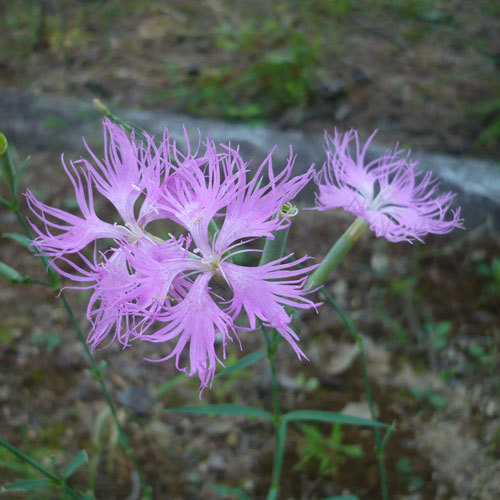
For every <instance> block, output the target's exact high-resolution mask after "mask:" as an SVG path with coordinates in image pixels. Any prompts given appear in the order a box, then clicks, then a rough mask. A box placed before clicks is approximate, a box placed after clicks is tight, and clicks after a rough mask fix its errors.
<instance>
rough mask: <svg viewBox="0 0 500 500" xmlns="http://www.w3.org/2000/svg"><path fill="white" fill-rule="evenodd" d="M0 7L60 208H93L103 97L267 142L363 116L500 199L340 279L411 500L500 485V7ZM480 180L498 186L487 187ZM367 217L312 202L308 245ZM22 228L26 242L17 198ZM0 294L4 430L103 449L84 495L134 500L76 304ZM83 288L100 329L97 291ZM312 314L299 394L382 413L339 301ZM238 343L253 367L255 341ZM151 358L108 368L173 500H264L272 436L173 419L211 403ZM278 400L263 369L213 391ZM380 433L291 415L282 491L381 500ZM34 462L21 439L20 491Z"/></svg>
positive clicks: (303, 216) (308, 139) (28, 121)
mask: <svg viewBox="0 0 500 500" xmlns="http://www.w3.org/2000/svg"><path fill="white" fill-rule="evenodd" d="M0 12H1V13H2V14H1V19H0V130H1V131H2V132H4V133H5V134H6V136H7V138H8V139H9V141H10V143H11V145H12V146H14V147H15V149H16V151H15V153H16V154H15V157H16V159H17V160H18V165H19V164H20V163H21V162H22V160H23V159H24V158H25V157H26V156H27V155H31V160H30V163H29V166H28V168H27V169H26V174H25V177H24V179H23V181H22V184H21V190H22V191H24V190H25V189H26V188H27V187H30V188H32V189H33V190H34V191H35V193H36V194H37V196H39V197H40V198H42V199H43V200H44V201H45V202H46V203H48V204H51V205H54V206H58V207H62V208H65V209H67V210H72V209H75V207H76V205H75V200H74V195H73V193H72V191H71V189H70V184H69V182H68V181H67V179H66V178H65V176H64V175H63V170H62V168H61V166H60V159H59V158H60V154H61V153H62V152H65V155H66V158H68V159H71V158H73V159H76V158H78V157H79V156H80V155H81V154H82V153H83V147H82V144H81V136H82V135H85V136H87V137H88V138H89V142H90V143H91V146H92V147H93V149H94V150H99V147H100V142H99V141H102V139H101V138H100V134H101V131H100V117H99V115H98V114H97V113H96V112H95V111H93V110H92V106H91V102H92V99H94V98H99V99H101V100H102V101H103V102H105V103H106V104H107V105H108V106H109V107H110V108H111V109H113V110H114V111H116V112H117V113H118V114H122V113H123V116H133V117H134V118H136V117H137V121H138V122H140V124H141V125H142V126H143V127H144V128H146V129H148V125H151V127H152V128H153V129H154V131H156V132H158V131H159V130H161V127H163V126H164V125H168V126H169V127H170V128H171V129H172V130H175V132H176V133H179V132H180V131H181V128H182V123H184V122H189V123H192V124H194V125H193V126H195V127H196V126H199V127H201V128H202V130H205V129H207V130H214V133H215V135H216V136H217V134H219V136H217V137H222V136H223V135H224V134H227V133H228V131H231V130H233V132H234V131H244V135H245V137H246V138H247V139H248V141H247V142H248V144H249V146H248V147H249V151H248V153H249V154H250V155H251V153H252V147H255V148H256V149H258V147H259V144H260V145H261V146H262V144H263V143H265V144H266V147H267V144H268V143H269V144H274V143H279V144H288V143H289V142H293V143H294V144H295V143H297V144H303V146H302V148H303V149H304V151H305V150H306V149H307V144H313V143H314V144H316V143H318V144H321V142H320V141H321V136H322V134H323V131H324V130H325V129H327V130H328V131H330V132H333V130H334V129H335V128H338V129H340V130H346V129H349V128H351V127H355V128H357V129H358V130H360V133H361V135H362V136H363V137H365V138H366V137H367V136H368V135H369V134H370V133H371V132H372V131H373V130H374V129H375V128H377V129H378V130H379V133H378V135H377V141H378V143H379V146H380V147H384V146H392V145H394V143H395V142H399V143H400V144H401V145H402V146H403V147H405V148H412V149H414V150H417V151H418V155H420V156H421V157H422V160H423V161H422V163H423V164H426V161H424V159H425V158H430V157H431V156H429V155H433V154H434V155H435V154H438V155H440V156H439V157H440V158H441V159H442V162H445V163H444V164H445V165H448V167H449V168H448V170H450V169H451V173H450V172H448V173H449V175H448V177H447V179H448V178H452V177H453V174H454V173H456V172H459V171H460V172H461V173H460V175H458V174H457V180H456V183H455V184H453V185H448V184H446V183H445V188H450V187H451V188H452V189H454V190H457V191H459V192H460V193H461V195H460V197H459V199H458V203H460V204H465V205H467V204H469V205H470V204H472V205H473V206H476V207H477V208H478V210H479V209H480V208H484V207H487V208H486V209H485V210H484V211H483V212H481V215H480V217H474V216H473V214H472V212H470V213H468V212H467V211H465V212H464V214H463V216H464V218H465V224H466V226H467V227H468V231H466V232H461V231H455V232H454V233H452V234H451V235H449V236H446V237H435V238H433V237H431V238H427V239H426V244H425V245H421V244H415V245H413V246H410V245H407V244H398V245H395V244H389V243H387V242H385V240H380V239H376V238H375V237H374V235H369V236H367V237H366V238H364V239H363V240H362V241H361V243H360V244H359V245H358V246H357V248H355V249H354V251H353V253H352V256H351V257H350V258H349V259H348V260H347V261H346V263H344V264H343V265H342V266H341V267H340V268H339V270H338V271H337V272H336V275H335V278H332V279H331V280H330V281H329V282H328V284H327V288H328V290H329V291H330V292H331V293H332V294H333V295H334V297H335V298H336V299H337V301H338V302H339V303H340V304H341V305H342V306H343V307H344V308H345V310H346V312H347V313H348V314H349V315H350V316H351V318H352V320H353V321H354V322H355V324H356V325H357V326H358V328H359V329H360V331H361V332H362V334H363V335H364V336H365V342H366V347H367V356H368V362H369V371H370V374H371V376H372V380H373V384H374V398H375V401H376V403H377V411H378V415H379V419H380V420H382V421H384V422H387V423H391V422H396V426H397V430H396V431H395V432H394V434H393V435H392V436H391V438H390V441H389V443H388V445H387V467H388V478H389V491H390V493H391V498H395V499H406V500H427V499H443V500H444V499H480V500H488V499H491V500H494V499H497V498H499V497H500V421H499V417H500V403H499V401H500V398H499V395H500V394H499V392H500V379H499V370H498V368H499V359H500V354H499V349H500V315H499V307H498V304H499V300H500V239H499V236H498V203H499V200H500V180H499V175H500V166H499V165H498V161H499V157H500V2H499V1H498V0H476V1H474V2H472V1H469V0H448V1H439V0H276V1H272V2H266V1H262V0H246V1H244V0H236V1H232V2H228V1H223V0H178V1H173V0H168V1H163V2H161V1H158V0H156V1H153V0H145V1H142V2H137V1H129V0H120V1H118V0H80V1H70V0H45V1H34V0H31V1H28V0H16V1H15V2H14V1H7V0H3V1H0ZM197 119H201V121H196V120H197ZM193 120H194V121H193ZM153 124H154V126H153ZM160 124H161V125H160ZM238 127H240V128H238ZM242 134H243V132H242ZM221 140H223V139H221ZM253 141H257V142H258V141H260V143H259V144H257V143H256V142H253ZM317 141H319V142H317ZM252 145H253V146H252ZM268 150H269V149H268ZM286 153H287V149H286V146H285V154H286ZM304 154H307V153H304ZM311 154H312V153H311ZM314 154H315V157H314V158H309V157H308V159H307V161H308V162H309V163H310V161H317V162H318V163H319V164H321V162H322V161H323V153H322V151H321V146H318V147H317V148H316V150H315V153H314ZM418 155H417V156H418ZM250 157H251V156H250ZM301 162H302V165H303V166H304V165H305V163H307V162H306V161H305V160H303V157H302V159H301V157H300V154H299V160H298V163H301ZM442 162H441V163H442ZM428 163H429V162H428ZM430 163H432V162H430ZM450 165H451V166H450ZM305 166H307V165H305ZM443 168H444V167H443ZM478 172H481V182H482V183H483V184H485V185H487V187H488V188H489V189H486V188H485V190H483V191H481V190H480V189H479V188H478V186H477V185H476V182H479V181H478V180H470V179H474V175H473V174H474V173H476V174H477V173H478ZM466 174H467V175H466ZM469 174H470V175H469ZM468 179H469V180H468ZM476 179H477V177H476ZM470 192H472V194H470ZM6 193H7V190H6V188H5V187H4V186H2V187H0V194H2V195H6ZM311 203H312V197H310V198H309V199H305V200H303V201H302V204H303V205H308V206H310V205H311ZM467 206H468V205H467ZM101 209H102V210H103V211H104V212H105V211H106V209H107V208H106V207H105V206H102V207H101ZM351 220H352V218H351V217H350V216H349V215H347V214H342V213H339V214H337V213H335V214H316V213H313V212H307V211H301V213H300V215H299V216H298V217H297V219H296V222H294V225H293V227H292V230H291V236H290V245H289V246H290V250H293V251H294V252H295V253H296V254H297V255H304V254H306V253H307V254H309V255H312V256H314V257H316V258H322V257H323V256H324V255H325V254H326V252H327V251H328V249H329V247H330V246H331V243H332V242H333V241H334V239H336V238H337V237H338V236H340V234H342V232H343V231H344V230H345V228H346V227H347V226H348V225H349V224H350V222H351ZM469 220H470V221H472V220H473V221H474V222H473V223H472V222H471V223H470V224H468V221H469ZM0 228H1V231H2V233H5V232H20V230H19V228H18V227H17V226H16V221H15V217H14V216H13V215H12V214H11V213H8V212H7V211H6V210H3V209H2V212H1V214H0ZM0 241H1V246H0V259H1V260H2V261H4V262H7V263H8V264H10V265H12V266H13V267H15V268H16V269H18V270H19V271H20V272H22V273H23V274H27V275H30V276H33V277H38V278H39V279H42V278H43V269H40V265H39V262H37V261H36V260H35V259H34V258H33V257H32V255H30V253H29V252H28V251H27V250H25V249H21V248H20V247H19V246H16V244H15V242H13V241H11V240H9V239H6V238H2V239H1V240H0ZM0 300H1V302H0V436H1V437H3V438H4V439H7V440H8V441H10V442H12V443H13V444H15V445H16V446H18V447H20V448H22V449H23V450H25V451H27V452H29V453H30V454H31V455H33V456H35V457H36V458H37V459H38V460H40V461H41V462H43V463H46V464H48V465H49V466H50V464H51V463H52V462H51V460H52V459H51V457H54V458H53V461H55V462H57V463H59V464H64V463H66V462H67V461H68V460H69V459H70V458H71V457H72V456H74V454H75V453H76V452H77V451H78V449H81V448H85V449H86V450H87V451H88V453H89V456H90V457H91V463H90V465H89V466H88V467H85V468H83V469H81V470H80V471H78V473H77V474H75V476H74V478H73V481H74V484H75V485H77V486H78V487H80V488H82V489H87V490H88V491H93V492H94V493H95V495H96V498H98V499H101V498H103V499H115V498H116V499H123V498H135V497H134V496H133V492H134V491H135V490H134V484H133V474H132V470H131V466H130V463H129V462H128V459H127V458H126V456H125V455H124V454H123V452H122V451H121V449H120V448H119V447H118V446H117V438H116V435H115V434H114V433H113V432H112V427H111V424H110V421H109V415H108V414H107V413H106V411H107V410H106V406H105V404H104V402H103V400H102V395H101V394H100V392H99V389H98V386H97V383H96V382H95V381H94V380H93V378H92V377H91V375H90V374H89V373H88V370H87V369H88V366H87V362H86V360H85V357H84V354H83V351H82V349H81V346H80V345H79V344H78V342H77V339H76V336H75V334H74V332H72V330H71V326H70V324H69V322H68V320H67V318H66V317H65V314H64V311H63V310H62V308H61V306H60V304H59V302H58V300H57V298H56V297H54V293H53V292H52V291H50V290H47V289H40V288H36V287H34V286H30V287H27V286H22V285H10V284H3V286H2V287H1V288H0ZM70 300H71V302H72V305H73V308H74V310H75V313H76V314H77V315H78V317H79V319H80V320H81V324H82V326H83V327H84V331H85V329H88V324H87V323H86V320H85V309H86V302H87V300H88V295H85V294H81V293H72V294H70ZM300 326H301V338H302V344H301V345H303V348H304V351H305V352H306V353H307V354H308V356H309V357H310V360H311V361H310V362H309V363H304V362H300V363H299V362H298V361H297V360H296V358H295V356H294V354H293V352H291V350H290V349H287V346H282V347H283V348H282V349H281V352H280V361H279V371H280V373H281V375H280V384H281V386H282V388H283V401H282V404H283V407H284V408H285V409H288V410H291V409H299V408H319V409H328V410H333V411H345V412H346V413H349V414H357V415H359V416H363V417H366V418H369V412H368V408H367V402H366V396H365V394H364V389H363V379H362V371H361V364H360V361H359V352H358V350H357V348H356V346H355V343H354V341H353V340H352V338H351V337H350V336H349V334H348V332H346V330H345V328H344V327H343V325H342V324H341V322H340V321H339V319H338V317H337V316H336V314H335V312H334V311H333V310H331V308H329V307H328V306H323V308H322V310H321V313H320V315H318V316H316V315H315V314H314V313H311V314H307V315H304V316H303V317H302V319H301V324H300ZM242 342H243V345H244V353H248V352H250V351H251V350H252V349H259V348H262V345H261V344H262V343H261V339H260V337H259V335H258V332H255V333H254V334H250V333H247V332H244V333H242ZM229 347H230V348H229V359H228V364H231V363H232V362H235V361H236V360H237V359H238V358H239V357H241V356H242V354H244V353H240V351H239V347H238V345H237V343H236V344H234V345H231V346H229ZM147 349H148V346H139V345H138V346H135V347H134V348H131V349H129V350H127V351H125V352H121V351H120V350H119V349H118V348H117V347H116V346H115V347H112V348H109V349H107V350H105V351H101V352H98V353H97V354H96V356H97V358H98V359H99V360H106V361H107V364H108V367H107V370H106V380H107V382H108V383H109V386H110V389H111V392H112V394H113V396H114V398H115V400H116V401H117V402H118V404H119V406H120V408H121V409H120V418H121V419H122V420H123V422H124V425H125V426H126V428H127V431H128V432H129V433H130V436H131V441H132V443H133V445H134V447H135V448H136V450H137V454H138V458H139V462H140V465H141V468H142V469H143V470H144V473H145V476H146V479H147V480H148V482H149V483H150V484H152V485H153V486H154V490H155V498H159V499H163V498H173V499H177V498H178V499H193V500H196V499H199V498H204V499H211V498H214V499H216V498H220V496H219V495H218V494H216V493H214V492H213V491H212V490H211V489H210V488H209V487H208V485H209V484H210V483H220V484H226V485H230V486H238V487H240V488H242V489H244V490H245V491H246V492H247V493H248V495H249V497H250V498H256V499H259V498H263V496H264V495H265V491H266V487H267V485H268V481H269V471H270V467H271V464H272V452H273V443H272V437H271V430H270V429H269V428H268V427H267V426H266V425H264V424H262V423H260V422H258V421H248V420H246V419H243V418H239V417H237V418H217V419H215V420H214V419H209V418H206V417H185V416H179V415H168V416H165V414H164V412H163V409H164V408H165V407H173V406H178V405H183V404H195V403H196V400H197V397H198V395H197V391H196V388H197V381H195V380H191V379H188V378H186V377H182V376H178V375H177V373H176V372H175V368H174V367H173V366H172V365H171V364H169V363H164V364H154V365H152V364H147V363H146V362H144V361H143V358H144V357H145V356H146V355H147V353H148V350H147ZM149 352H150V351H149ZM270 398H271V395H270V392H269V374H268V373H267V367H266V365H265V362H264V361H261V362H260V363H258V364H256V365H255V366H254V367H253V368H251V369H249V370H248V371H247V372H245V373H244V374H242V373H239V374H238V375H235V376H234V377H228V378H227V379H220V380H217V381H216V383H215V384H214V388H213V390H211V391H208V390H207V391H205V393H204V395H203V399H204V402H206V403H223V402H238V403H244V404H254V405H262V404H264V405H269V404H270ZM373 446H374V442H373V435H372V432H371V431H369V430H360V429H359V428H352V427H348V426H344V427H342V428H340V427H335V428H332V426H323V425H314V426H313V425H307V426H302V427H295V428H291V429H290V440H289V444H288V448H287V455H286V460H285V470H284V477H283V498H289V499H304V498H307V499H320V498H324V497H327V496H333V495H340V494H353V495H357V496H358V497H359V498H360V499H363V500H364V499H366V500H374V499H375V500H376V499H378V498H379V479H378V471H377V464H376V460H375V455H374V451H373ZM304 458H305V460H304ZM33 475H34V474H33V472H32V471H31V470H30V469H27V468H26V467H25V466H24V465H23V464H22V463H21V462H17V461H15V460H13V459H12V456H11V455H9V454H8V453H7V452H6V451H5V450H4V449H1V448H0V485H1V484H2V483H3V482H7V481H13V480H15V479H19V478H23V477H33ZM131 492H132V493H131ZM9 495H10V496H9ZM37 495H38V496H36V497H33V498H56V497H51V496H50V495H51V494H50V493H49V492H47V493H46V496H43V494H41V493H37ZM40 495H42V496H40ZM6 498H27V497H26V495H24V494H16V493H9V494H7V495H6Z"/></svg>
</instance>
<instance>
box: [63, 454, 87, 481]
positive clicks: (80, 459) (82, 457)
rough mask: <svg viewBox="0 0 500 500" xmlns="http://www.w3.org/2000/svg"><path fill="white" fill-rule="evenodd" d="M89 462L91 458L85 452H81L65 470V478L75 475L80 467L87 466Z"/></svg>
mask: <svg viewBox="0 0 500 500" xmlns="http://www.w3.org/2000/svg"><path fill="white" fill-rule="evenodd" d="M88 461H89V457H88V455H87V452H86V451H85V450H80V451H79V452H78V453H77V454H76V455H75V457H74V458H73V460H71V462H69V463H68V464H67V465H66V467H65V468H64V477H65V478H68V477H70V476H71V475H72V474H74V473H75V472H76V471H77V470H78V469H79V468H80V467H82V466H83V465H85V464H86V463H87V462H88Z"/></svg>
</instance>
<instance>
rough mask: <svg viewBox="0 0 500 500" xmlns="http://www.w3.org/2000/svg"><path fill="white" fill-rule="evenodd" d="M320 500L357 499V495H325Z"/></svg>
mask: <svg viewBox="0 0 500 500" xmlns="http://www.w3.org/2000/svg"><path fill="white" fill-rule="evenodd" d="M322 500H359V497H357V496H356V495H340V496H335V497H326V498H323V499H322Z"/></svg>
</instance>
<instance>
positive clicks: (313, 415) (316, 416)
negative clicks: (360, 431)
mask: <svg viewBox="0 0 500 500" xmlns="http://www.w3.org/2000/svg"><path fill="white" fill-rule="evenodd" d="M283 419H284V420H285V421H287V422H291V421H293V420H316V421H319V422H329V423H332V424H335V423H339V424H346V425H360V426H367V427H390V426H389V425H387V424H383V423H381V422H377V421H375V420H368V419H366V418H361V417H354V416H352V415H345V414H343V413H335V412H333V411H322V410H295V411H291V412H289V413H285V415H283Z"/></svg>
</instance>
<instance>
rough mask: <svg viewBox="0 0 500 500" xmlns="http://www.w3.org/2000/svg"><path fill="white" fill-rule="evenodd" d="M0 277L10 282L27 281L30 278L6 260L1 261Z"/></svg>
mask: <svg viewBox="0 0 500 500" xmlns="http://www.w3.org/2000/svg"><path fill="white" fill-rule="evenodd" d="M0 277H1V278H3V279H4V280H6V281H9V282H10V283H27V282H29V278H27V277H25V276H23V275H22V274H21V273H19V272H18V271H16V270H15V269H14V268H13V267H10V266H9V265H8V264H5V262H0Z"/></svg>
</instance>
